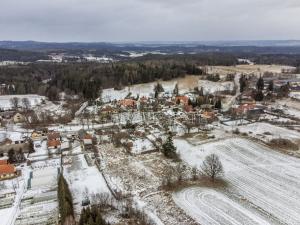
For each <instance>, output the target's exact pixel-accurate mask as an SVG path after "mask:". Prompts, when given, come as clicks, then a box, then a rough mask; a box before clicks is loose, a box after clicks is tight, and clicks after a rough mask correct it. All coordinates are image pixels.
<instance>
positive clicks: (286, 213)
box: [174, 138, 300, 225]
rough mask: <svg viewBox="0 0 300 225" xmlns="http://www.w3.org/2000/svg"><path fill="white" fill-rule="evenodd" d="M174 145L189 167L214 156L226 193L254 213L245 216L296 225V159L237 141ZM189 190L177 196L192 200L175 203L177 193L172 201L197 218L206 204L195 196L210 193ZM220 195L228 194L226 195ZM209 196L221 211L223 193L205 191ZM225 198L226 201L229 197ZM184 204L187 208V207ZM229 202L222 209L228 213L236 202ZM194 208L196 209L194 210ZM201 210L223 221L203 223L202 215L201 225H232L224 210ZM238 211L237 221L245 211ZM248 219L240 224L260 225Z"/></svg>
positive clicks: (299, 187)
mask: <svg viewBox="0 0 300 225" xmlns="http://www.w3.org/2000/svg"><path fill="white" fill-rule="evenodd" d="M175 144H176V145H177V148H178V150H179V152H180V155H181V157H182V159H183V160H185V161H186V162H187V163H189V164H190V165H192V166H198V167H199V166H200V164H201V162H202V161H203V159H204V158H205V156H206V155H209V154H211V153H215V154H217V155H218V156H219V157H220V160H221V161H222V163H223V166H224V170H225V180H226V181H227V182H228V183H229V191H228V193H235V194H236V195H238V196H242V197H243V199H246V200H247V202H248V204H249V205H251V208H252V209H251V210H254V211H251V212H250V211H249V210H248V209H247V210H248V211H249V212H248V213H249V214H253V213H255V215H259V214H261V216H262V217H263V218H264V219H265V220H268V221H269V222H270V223H271V224H289V225H296V224H300V213H299V212H300V179H299V178H300V173H299V165H300V160H299V159H297V158H294V157H291V156H288V155H284V154H282V153H279V152H276V151H273V150H271V149H269V148H268V147H266V146H263V145H260V144H256V143H254V142H251V141H248V140H244V139H240V138H232V139H228V140H225V141H218V142H215V143H208V144H204V145H199V146H193V145H190V144H189V143H188V142H186V141H185V140H175ZM192 190H193V191H189V192H184V194H183V193H182V194H181V195H184V196H186V195H187V194H190V195H191V196H193V197H188V196H186V197H184V198H183V197H180V198H177V200H176V196H177V195H179V194H180V193H179V194H177V193H176V194H175V195H174V200H175V201H176V203H177V204H178V205H179V206H181V207H183V208H184V209H185V210H187V213H189V212H190V214H192V215H194V216H197V215H198V214H197V212H198V211H203V209H202V208H203V207H204V205H205V202H207V199H206V200H205V202H204V203H203V201H204V200H203V199H202V198H200V197H199V196H202V195H203V194H201V195H200V194H199V193H200V192H201V193H208V192H209V191H210V190H209V189H206V190H203V189H201V190H194V189H192ZM194 192H195V193H194ZM224 193H225V194H228V193H227V192H224ZM209 194H210V195H212V196H215V199H214V201H216V202H217V204H218V205H219V204H220V207H221V208H222V207H223V206H224V205H223V202H224V196H223V197H222V198H221V197H220V196H221V195H224V194H222V193H220V192H216V191H214V192H209ZM225 197H226V196H225ZM228 197H229V198H230V196H228ZM212 199H213V197H212ZM180 200H181V201H182V202H183V203H181V201H180ZM214 201H212V202H211V204H212V205H214ZM188 202H189V204H190V206H191V209H188V207H187V205H188ZM198 202H199V203H198ZM233 203H234V204H228V207H225V206H224V207H225V209H226V210H227V211H228V212H231V210H232V209H233V208H235V207H236V205H239V204H238V203H237V202H236V203H235V202H233ZM239 206H240V205H239ZM197 207H198V210H195V208H197ZM240 207H241V206H240ZM253 207H254V208H253ZM204 208H205V209H204V211H203V212H206V213H205V215H206V216H209V217H212V218H214V215H215V214H216V215H218V217H217V218H219V217H221V218H223V219H221V220H220V221H218V220H217V221H215V222H211V221H210V220H205V215H203V213H202V215H200V216H199V222H201V224H204V225H206V224H235V223H234V222H233V220H230V219H229V220H228V221H229V222H228V221H226V218H225V217H224V215H223V214H222V212H223V213H224V210H225V209H223V208H222V209H223V211H220V210H222V209H219V210H216V209H214V208H211V209H209V207H208V209H207V206H205V207H204ZM247 208H248V207H247ZM226 210H225V211H226ZM240 210H242V211H241V212H239V211H237V213H238V214H239V216H238V218H240V216H241V217H242V216H243V215H247V213H246V209H240ZM192 215H191V216H192ZM211 215H212V216H211ZM230 216H231V217H233V219H235V220H237V221H239V220H238V219H236V216H235V215H231V214H230ZM248 217H249V216H248ZM248 217H247V216H245V222H243V223H240V224H260V223H258V222H251V218H252V217H253V216H250V217H249V218H248ZM253 218H254V217H253ZM255 219H256V218H254V220H255ZM203 221H206V222H203ZM222 221H223V222H222ZM224 221H226V222H224ZM230 221H231V222H230ZM247 221H249V222H247Z"/></svg>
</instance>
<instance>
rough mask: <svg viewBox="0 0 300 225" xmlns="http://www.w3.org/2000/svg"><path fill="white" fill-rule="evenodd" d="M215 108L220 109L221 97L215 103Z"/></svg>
mask: <svg viewBox="0 0 300 225" xmlns="http://www.w3.org/2000/svg"><path fill="white" fill-rule="evenodd" d="M215 108H216V109H222V101H221V99H218V100H217V101H216V103H215Z"/></svg>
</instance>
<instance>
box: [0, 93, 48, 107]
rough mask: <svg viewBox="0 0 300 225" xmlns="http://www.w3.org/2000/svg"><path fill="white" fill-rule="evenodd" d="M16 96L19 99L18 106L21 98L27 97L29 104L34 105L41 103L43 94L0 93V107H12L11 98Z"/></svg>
mask: <svg viewBox="0 0 300 225" xmlns="http://www.w3.org/2000/svg"><path fill="white" fill-rule="evenodd" d="M12 98H18V99H19V101H20V103H19V104H20V106H22V99H23V98H28V100H29V102H30V105H31V106H36V105H39V104H41V102H42V99H45V97H44V96H40V95H1V96H0V108H2V109H5V110H8V109H11V108H12V105H11V102H10V101H11V99H12Z"/></svg>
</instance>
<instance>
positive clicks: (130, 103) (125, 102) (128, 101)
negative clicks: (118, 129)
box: [119, 99, 136, 106]
mask: <svg viewBox="0 0 300 225" xmlns="http://www.w3.org/2000/svg"><path fill="white" fill-rule="evenodd" d="M119 104H120V105H123V106H135V104H136V101H135V100H133V99H122V100H120V101H119Z"/></svg>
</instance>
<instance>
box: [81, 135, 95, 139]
mask: <svg viewBox="0 0 300 225" xmlns="http://www.w3.org/2000/svg"><path fill="white" fill-rule="evenodd" d="M83 139H93V137H92V135H90V134H86V135H84V137H83Z"/></svg>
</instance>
